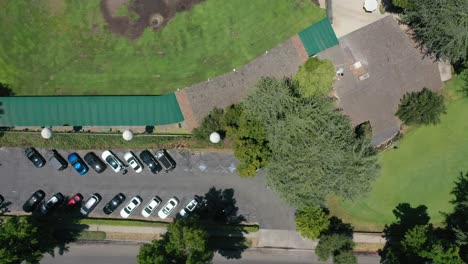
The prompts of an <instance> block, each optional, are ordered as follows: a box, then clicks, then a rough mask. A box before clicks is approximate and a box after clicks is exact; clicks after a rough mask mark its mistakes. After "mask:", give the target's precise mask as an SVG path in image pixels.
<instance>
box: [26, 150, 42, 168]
mask: <svg viewBox="0 0 468 264" xmlns="http://www.w3.org/2000/svg"><path fill="white" fill-rule="evenodd" d="M24 154H26V157H27V158H28V159H29V160H30V161H31V162H32V163H33V164H34V166H36V167H37V168H40V167H42V166H44V164H45V163H46V161H45V159H44V157H42V156H41V154H40V153H39V152H38V151H37V150H36V149H35V148H26V149H25V150H24Z"/></svg>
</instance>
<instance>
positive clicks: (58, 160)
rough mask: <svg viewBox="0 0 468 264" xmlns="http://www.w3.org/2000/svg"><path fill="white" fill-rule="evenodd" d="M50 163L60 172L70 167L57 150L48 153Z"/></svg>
mask: <svg viewBox="0 0 468 264" xmlns="http://www.w3.org/2000/svg"><path fill="white" fill-rule="evenodd" d="M46 156H47V159H48V160H49V163H50V164H51V165H52V166H53V167H54V168H56V169H57V170H59V171H62V170H64V169H66V168H67V167H68V162H67V160H65V159H64V158H63V157H62V155H60V154H59V153H58V152H57V150H55V149H51V150H49V151H47V153H46Z"/></svg>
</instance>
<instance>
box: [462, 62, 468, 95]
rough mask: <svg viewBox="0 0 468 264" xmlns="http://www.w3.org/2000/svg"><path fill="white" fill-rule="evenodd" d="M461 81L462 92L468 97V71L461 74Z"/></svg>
mask: <svg viewBox="0 0 468 264" xmlns="http://www.w3.org/2000/svg"><path fill="white" fill-rule="evenodd" d="M460 79H461V87H462V88H461V90H462V92H463V93H464V94H465V95H466V96H468V69H465V70H463V71H462V72H461V73H460Z"/></svg>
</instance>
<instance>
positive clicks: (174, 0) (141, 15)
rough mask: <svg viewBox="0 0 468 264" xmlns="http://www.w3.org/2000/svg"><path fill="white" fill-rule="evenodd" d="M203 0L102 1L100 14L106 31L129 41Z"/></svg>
mask: <svg viewBox="0 0 468 264" xmlns="http://www.w3.org/2000/svg"><path fill="white" fill-rule="evenodd" d="M202 1H203V0H102V1H101V12H102V15H103V17H104V19H105V20H106V22H107V25H108V29H109V30H110V31H112V32H114V33H116V34H118V35H121V36H125V37H127V38H129V39H136V38H138V37H139V36H140V35H141V34H142V33H143V32H144V31H145V29H146V28H147V27H151V28H153V30H155V31H156V30H158V29H160V28H162V27H164V26H165V25H167V23H169V21H170V20H171V19H172V18H173V17H174V16H175V15H176V14H177V13H178V12H184V11H188V10H190V9H191V8H192V6H193V5H195V4H198V3H200V2H202Z"/></svg>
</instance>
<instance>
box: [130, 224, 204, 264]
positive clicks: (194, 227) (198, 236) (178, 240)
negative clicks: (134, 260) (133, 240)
mask: <svg viewBox="0 0 468 264" xmlns="http://www.w3.org/2000/svg"><path fill="white" fill-rule="evenodd" d="M212 258H213V252H212V251H211V250H210V249H209V248H208V233H207V232H206V230H205V229H204V228H203V227H202V226H201V225H200V223H199V222H198V220H197V219H196V218H193V217H192V218H188V219H181V220H178V221H176V222H173V223H171V224H169V227H168V228H167V232H166V234H164V235H163V238H162V239H161V240H154V241H153V242H152V243H151V244H146V245H143V246H142V247H141V248H140V253H139V254H138V263H140V264H165V263H187V264H202V263H210V262H211V260H212Z"/></svg>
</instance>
